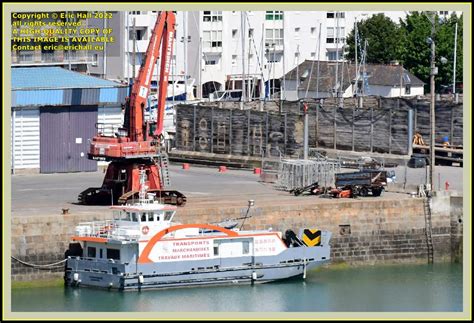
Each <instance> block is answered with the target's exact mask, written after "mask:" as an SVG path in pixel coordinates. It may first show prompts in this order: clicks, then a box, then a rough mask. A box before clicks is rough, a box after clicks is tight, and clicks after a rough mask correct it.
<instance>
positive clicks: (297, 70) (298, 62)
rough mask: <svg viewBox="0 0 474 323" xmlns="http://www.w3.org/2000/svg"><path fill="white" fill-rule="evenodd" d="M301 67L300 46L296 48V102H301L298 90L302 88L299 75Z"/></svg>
mask: <svg viewBox="0 0 474 323" xmlns="http://www.w3.org/2000/svg"><path fill="white" fill-rule="evenodd" d="M299 65H300V45H299V44H298V45H297V46H296V100H299V94H298V90H299V87H300V73H299Z"/></svg>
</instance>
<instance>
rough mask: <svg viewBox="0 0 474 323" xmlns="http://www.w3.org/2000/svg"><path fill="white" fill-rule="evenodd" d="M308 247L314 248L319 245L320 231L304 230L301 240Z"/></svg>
mask: <svg viewBox="0 0 474 323" xmlns="http://www.w3.org/2000/svg"><path fill="white" fill-rule="evenodd" d="M301 240H303V242H304V244H305V245H307V246H308V247H316V246H320V245H321V230H318V229H304V230H303V236H302V239H301Z"/></svg>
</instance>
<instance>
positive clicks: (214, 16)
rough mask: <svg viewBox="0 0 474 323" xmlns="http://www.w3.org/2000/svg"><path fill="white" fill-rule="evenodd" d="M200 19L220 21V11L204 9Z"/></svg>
mask: <svg viewBox="0 0 474 323" xmlns="http://www.w3.org/2000/svg"><path fill="white" fill-rule="evenodd" d="M202 21H222V11H204V12H203V15H202Z"/></svg>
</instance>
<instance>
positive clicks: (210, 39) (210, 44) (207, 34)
mask: <svg viewBox="0 0 474 323" xmlns="http://www.w3.org/2000/svg"><path fill="white" fill-rule="evenodd" d="M202 38H203V39H202V40H203V47H204V48H218V47H222V30H209V31H203V33H202Z"/></svg>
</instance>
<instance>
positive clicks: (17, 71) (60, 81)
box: [11, 67, 123, 90]
mask: <svg viewBox="0 0 474 323" xmlns="http://www.w3.org/2000/svg"><path fill="white" fill-rule="evenodd" d="M11 71H12V90H37V89H68V88H87V89H90V88H111V87H123V85H122V84H119V83H116V82H111V81H107V80H103V79H99V78H96V77H92V76H89V75H85V74H81V73H78V72H72V71H69V70H66V69H64V68H61V67H17V68H12V70H11Z"/></svg>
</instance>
